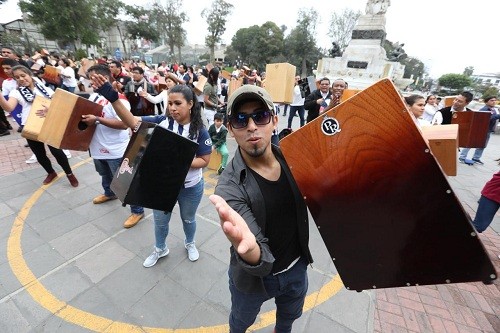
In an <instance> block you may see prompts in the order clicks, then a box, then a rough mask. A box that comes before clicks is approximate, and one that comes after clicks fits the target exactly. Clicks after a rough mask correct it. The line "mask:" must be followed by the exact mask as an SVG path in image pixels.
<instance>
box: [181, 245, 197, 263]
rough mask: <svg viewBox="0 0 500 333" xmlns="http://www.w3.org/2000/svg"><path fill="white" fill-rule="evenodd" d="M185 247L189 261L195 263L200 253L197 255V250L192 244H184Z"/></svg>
mask: <svg viewBox="0 0 500 333" xmlns="http://www.w3.org/2000/svg"><path fill="white" fill-rule="evenodd" d="M184 246H185V247H186V250H187V251H188V258H189V260H191V261H196V260H198V258H199V257H200V253H198V250H197V249H196V245H194V242H192V243H189V244H184Z"/></svg>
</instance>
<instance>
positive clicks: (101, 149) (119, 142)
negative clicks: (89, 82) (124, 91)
mask: <svg viewBox="0 0 500 333" xmlns="http://www.w3.org/2000/svg"><path fill="white" fill-rule="evenodd" d="M89 100H90V101H92V102H94V103H97V104H100V105H102V106H103V108H102V114H101V116H100V117H101V118H106V119H118V120H120V118H119V117H118V115H117V114H116V112H115V109H113V105H112V104H111V103H110V102H109V101H108V100H107V99H105V98H104V97H102V96H101V95H99V94H97V93H93V94H92V95H90V97H89ZM120 101H121V102H122V104H123V105H124V106H125V107H126V108H127V110H130V103H129V102H128V101H127V100H126V99H125V98H124V97H123V98H121V96H120ZM129 139H130V137H129V134H128V129H123V130H120V129H114V128H111V127H108V126H106V125H103V124H97V125H96V129H95V132H94V136H93V137H92V141H90V146H89V150H90V155H91V156H92V158H94V159H96V160H111V159H116V158H122V157H123V153H125V149H127V145H128V142H129Z"/></svg>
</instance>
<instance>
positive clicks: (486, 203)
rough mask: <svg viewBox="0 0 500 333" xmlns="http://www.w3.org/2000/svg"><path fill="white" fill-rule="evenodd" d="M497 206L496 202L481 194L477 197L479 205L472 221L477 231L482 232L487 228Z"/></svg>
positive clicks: (499, 205) (498, 205)
mask: <svg viewBox="0 0 500 333" xmlns="http://www.w3.org/2000/svg"><path fill="white" fill-rule="evenodd" d="M498 207H500V204H499V203H498V202H496V201H493V200H490V199H488V198H486V197H485V196H481V198H480V199H479V207H477V212H476V218H475V219H474V221H472V224H473V225H474V228H476V230H477V232H483V231H485V230H486V228H488V226H489V225H490V223H491V221H493V218H494V217H495V214H496V213H497V211H498Z"/></svg>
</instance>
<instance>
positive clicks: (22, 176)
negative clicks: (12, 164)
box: [0, 170, 34, 191]
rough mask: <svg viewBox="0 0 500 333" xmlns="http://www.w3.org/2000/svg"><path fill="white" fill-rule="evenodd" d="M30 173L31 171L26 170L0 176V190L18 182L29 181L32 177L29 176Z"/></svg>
mask: <svg viewBox="0 0 500 333" xmlns="http://www.w3.org/2000/svg"><path fill="white" fill-rule="evenodd" d="M30 171H31V170H30ZM31 174H32V172H27V173H23V172H21V173H17V174H11V175H6V176H1V177H0V191H1V190H4V189H7V190H8V189H9V188H10V187H11V186H13V185H16V184H19V183H25V182H28V181H31V179H32V178H30V177H32V176H31ZM33 184H34V183H33Z"/></svg>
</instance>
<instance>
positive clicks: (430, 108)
mask: <svg viewBox="0 0 500 333" xmlns="http://www.w3.org/2000/svg"><path fill="white" fill-rule="evenodd" d="M437 110H438V107H437V105H436V106H434V105H431V104H425V110H424V114H423V118H424V119H425V120H427V121H429V122H431V121H432V118H434V115H435V114H436V111H437Z"/></svg>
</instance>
